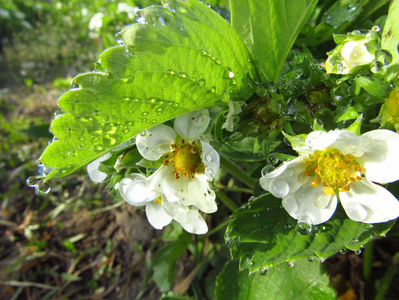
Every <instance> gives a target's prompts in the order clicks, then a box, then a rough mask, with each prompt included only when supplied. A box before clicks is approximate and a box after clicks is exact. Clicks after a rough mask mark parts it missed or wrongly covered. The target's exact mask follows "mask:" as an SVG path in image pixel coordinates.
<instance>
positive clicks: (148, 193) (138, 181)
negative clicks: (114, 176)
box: [119, 174, 159, 206]
mask: <svg viewBox="0 0 399 300" xmlns="http://www.w3.org/2000/svg"><path fill="white" fill-rule="evenodd" d="M129 176H130V177H126V178H123V179H122V180H121V181H120V183H119V191H120V194H121V196H122V198H123V199H124V200H125V201H126V202H128V203H129V204H132V205H136V206H141V205H144V204H145V203H147V202H149V201H154V200H155V199H156V198H157V197H158V195H159V193H157V192H156V191H154V190H153V189H152V188H151V187H150V186H149V183H148V180H147V178H146V177H145V176H143V175H141V174H130V175H129Z"/></svg>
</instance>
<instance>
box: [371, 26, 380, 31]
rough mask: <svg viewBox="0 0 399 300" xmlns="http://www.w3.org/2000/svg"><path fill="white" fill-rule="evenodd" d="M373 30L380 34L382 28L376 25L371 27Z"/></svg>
mask: <svg viewBox="0 0 399 300" xmlns="http://www.w3.org/2000/svg"><path fill="white" fill-rule="evenodd" d="M371 30H372V31H375V32H379V31H381V27H380V26H379V25H374V26H373V27H371Z"/></svg>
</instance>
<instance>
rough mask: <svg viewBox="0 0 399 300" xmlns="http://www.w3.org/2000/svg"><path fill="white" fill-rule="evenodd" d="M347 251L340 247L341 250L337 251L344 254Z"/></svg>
mask: <svg viewBox="0 0 399 300" xmlns="http://www.w3.org/2000/svg"><path fill="white" fill-rule="evenodd" d="M347 252H348V250H347V249H341V250H339V253H341V254H346V253H347Z"/></svg>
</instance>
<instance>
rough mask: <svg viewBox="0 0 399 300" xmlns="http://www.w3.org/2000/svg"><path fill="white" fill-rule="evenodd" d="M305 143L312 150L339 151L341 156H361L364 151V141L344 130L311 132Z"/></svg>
mask: <svg viewBox="0 0 399 300" xmlns="http://www.w3.org/2000/svg"><path fill="white" fill-rule="evenodd" d="M305 143H306V145H308V146H309V147H311V148H312V149H313V150H324V149H326V148H335V149H338V150H339V151H341V153H342V154H343V155H346V154H352V155H354V156H361V155H363V153H364V151H365V149H364V139H362V138H361V137H359V136H357V135H356V134H355V133H353V132H351V131H348V130H346V129H336V130H331V131H328V132H325V131H313V132H311V133H309V134H308V136H307V137H306V141H305Z"/></svg>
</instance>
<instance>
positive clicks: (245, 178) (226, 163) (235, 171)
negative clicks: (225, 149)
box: [220, 154, 257, 189]
mask: <svg viewBox="0 0 399 300" xmlns="http://www.w3.org/2000/svg"><path fill="white" fill-rule="evenodd" d="M220 163H221V164H222V166H223V167H224V168H225V169H227V170H228V171H229V172H230V173H231V174H232V175H233V176H234V177H236V178H237V179H238V180H240V181H241V182H242V183H244V184H245V185H247V186H248V187H249V188H251V189H253V188H254V187H255V185H256V183H257V180H256V179H253V178H252V177H251V176H249V175H248V174H247V173H245V172H244V171H243V170H241V169H240V168H239V167H237V166H236V165H235V164H233V163H232V162H231V161H230V160H228V159H227V158H226V157H225V156H224V155H223V154H220Z"/></svg>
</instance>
